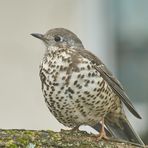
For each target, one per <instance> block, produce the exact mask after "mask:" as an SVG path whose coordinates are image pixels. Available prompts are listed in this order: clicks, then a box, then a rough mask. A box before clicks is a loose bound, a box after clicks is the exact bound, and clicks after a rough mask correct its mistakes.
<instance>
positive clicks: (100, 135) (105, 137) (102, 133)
mask: <svg viewBox="0 0 148 148" xmlns="http://www.w3.org/2000/svg"><path fill="white" fill-rule="evenodd" d="M101 124H102V127H101V131H100V134H99V135H97V141H99V140H101V139H105V140H109V137H108V136H107V135H106V132H105V129H104V118H103V119H102V123H101Z"/></svg>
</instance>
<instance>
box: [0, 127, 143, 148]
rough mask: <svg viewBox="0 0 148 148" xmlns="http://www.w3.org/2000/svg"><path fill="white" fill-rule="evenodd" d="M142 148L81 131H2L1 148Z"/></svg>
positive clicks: (0, 131)
mask: <svg viewBox="0 0 148 148" xmlns="http://www.w3.org/2000/svg"><path fill="white" fill-rule="evenodd" d="M1 147H2V148H3V147H4V148H7V147H13V148H17V147H24V148H50V147H52V148H76V147H77V148H127V147H128V148H141V146H139V145H135V144H132V143H127V142H123V141H122V142H121V141H117V140H116V141H115V140H113V141H112V140H100V141H96V138H95V137H94V135H92V134H87V133H86V132H81V131H79V132H78V131H75V132H73V131H65V130H62V131H61V132H53V131H50V130H46V131H38V130H18V129H10V130H4V129H0V148H1Z"/></svg>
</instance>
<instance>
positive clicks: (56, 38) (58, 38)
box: [54, 36, 62, 42]
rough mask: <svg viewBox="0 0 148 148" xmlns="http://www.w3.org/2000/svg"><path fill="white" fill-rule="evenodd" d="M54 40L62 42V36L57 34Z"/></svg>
mask: <svg viewBox="0 0 148 148" xmlns="http://www.w3.org/2000/svg"><path fill="white" fill-rule="evenodd" d="M54 40H55V41H56V42H60V41H62V38H61V37H60V36H55V37H54Z"/></svg>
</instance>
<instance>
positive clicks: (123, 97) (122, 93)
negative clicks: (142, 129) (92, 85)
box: [76, 49, 141, 119]
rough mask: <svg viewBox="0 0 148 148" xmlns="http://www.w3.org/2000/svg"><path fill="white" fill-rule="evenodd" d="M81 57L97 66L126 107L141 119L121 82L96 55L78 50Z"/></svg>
mask: <svg viewBox="0 0 148 148" xmlns="http://www.w3.org/2000/svg"><path fill="white" fill-rule="evenodd" d="M76 51H77V52H78V53H79V54H80V55H81V56H83V57H85V58H87V59H89V60H90V61H91V62H92V63H93V64H94V66H95V69H96V70H97V71H99V73H100V74H101V75H102V77H103V78H104V79H105V80H106V82H107V83H108V84H109V85H110V87H111V88H112V90H113V91H114V93H115V94H116V95H117V96H118V97H119V98H120V99H121V100H122V102H123V103H124V104H125V105H126V107H127V108H128V109H129V111H130V112H131V113H132V114H133V115H135V116H136V117H137V118H140V119H141V116H140V115H139V114H138V112H137V111H136V109H135V107H134V106H133V105H132V103H131V101H130V100H129V98H128V96H127V95H126V93H125V91H124V90H123V87H122V85H121V84H120V82H119V81H118V80H117V79H116V78H115V77H114V76H113V75H112V73H111V72H110V71H109V70H108V69H107V68H106V66H105V65H104V64H103V63H102V61H101V60H100V59H99V58H97V57H96V56H95V55H94V54H92V53H91V52H89V51H88V50H85V49H79V50H78V49H77V50H76Z"/></svg>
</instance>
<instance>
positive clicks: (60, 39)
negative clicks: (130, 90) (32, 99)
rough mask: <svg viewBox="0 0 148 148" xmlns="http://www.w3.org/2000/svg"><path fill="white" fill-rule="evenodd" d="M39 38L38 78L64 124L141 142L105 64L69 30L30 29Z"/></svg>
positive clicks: (126, 102)
mask: <svg viewBox="0 0 148 148" xmlns="http://www.w3.org/2000/svg"><path fill="white" fill-rule="evenodd" d="M31 35H32V36H34V37H36V38H38V39H40V40H42V41H43V43H44V45H45V53H44V56H43V59H42V62H41V65H40V71H39V75H40V80H41V87H42V92H43V96H44V99H45V102H46V105H47V107H48V109H49V110H50V112H51V113H52V114H53V115H54V116H55V118H56V119H57V120H58V121H59V122H60V123H62V124H63V125H64V126H67V127H70V128H72V129H74V130H75V129H78V128H79V126H81V125H89V126H92V127H94V126H95V125H96V124H97V125H98V126H99V127H100V128H99V134H98V136H97V138H98V140H100V139H106V140H108V139H109V136H108V135H112V136H114V137H115V138H117V139H123V140H126V141H129V142H133V143H137V144H140V145H144V143H143V141H142V140H141V138H140V137H139V135H138V134H137V133H136V132H135V130H134V129H133V127H132V125H131V124H130V122H129V121H128V119H127V117H126V114H125V112H124V108H123V105H125V106H126V107H127V109H128V110H129V111H130V112H131V113H132V114H133V115H134V116H135V117H137V118H139V119H141V116H140V115H139V113H138V112H137V111H136V109H135V107H134V106H133V104H132V102H131V101H130V99H129V97H128V96H127V94H126V92H125V91H124V88H123V86H122V84H121V83H120V82H119V81H118V80H117V78H116V77H115V76H114V75H113V74H112V73H111V72H110V71H109V70H108V68H107V67H106V66H105V64H104V63H103V62H102V61H101V60H100V59H99V58H98V57H97V56H96V55H95V54H93V53H92V52H91V51H89V50H87V49H85V47H84V45H83V43H82V41H81V40H80V39H79V37H78V36H77V35H76V34H74V33H73V32H72V31H70V30H68V29H65V28H53V29H50V30H48V31H47V32H46V33H45V34H40V33H32V34H31Z"/></svg>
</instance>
